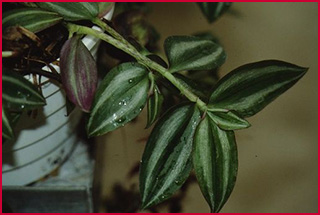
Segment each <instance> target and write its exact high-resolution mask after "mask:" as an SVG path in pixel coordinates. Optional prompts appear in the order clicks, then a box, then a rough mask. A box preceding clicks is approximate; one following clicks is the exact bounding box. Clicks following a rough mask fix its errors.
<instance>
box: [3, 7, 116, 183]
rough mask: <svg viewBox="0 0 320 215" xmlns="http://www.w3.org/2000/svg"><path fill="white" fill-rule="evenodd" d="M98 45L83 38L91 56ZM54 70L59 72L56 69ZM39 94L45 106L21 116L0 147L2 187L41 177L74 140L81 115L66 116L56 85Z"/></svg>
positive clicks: (65, 152)
mask: <svg viewBox="0 0 320 215" xmlns="http://www.w3.org/2000/svg"><path fill="white" fill-rule="evenodd" d="M113 10H114V7H113V8H112V9H111V10H110V12H109V13H108V14H107V15H106V16H104V17H105V18H106V19H111V17H112V14H113ZM94 28H95V29H99V28H97V27H94ZM99 42H100V41H99V40H98V39H97V38H93V37H89V36H86V37H85V38H83V43H84V44H85V45H86V46H87V48H88V49H89V50H90V51H91V53H92V55H93V56H94V57H96V54H97V49H98V46H99ZM54 67H55V69H56V70H57V71H59V67H57V66H54ZM43 69H46V70H48V68H43ZM30 78H31V77H30ZM42 91H43V95H44V97H45V98H46V101H47V105H46V106H44V107H43V109H42V110H41V111H39V113H38V114H37V117H36V118H33V117H30V116H27V114H26V113H25V114H24V115H23V116H22V118H21V119H20V120H19V124H18V126H17V128H16V129H15V130H16V134H18V136H17V138H16V140H14V141H7V142H6V143H5V144H3V146H2V185H3V186H6V185H27V184H30V183H32V182H34V181H36V180H38V179H40V178H42V177H44V176H45V175H47V174H49V173H50V172H51V171H53V170H54V169H55V168H57V167H58V166H59V165H60V164H61V163H62V162H63V161H64V160H65V159H66V158H67V156H68V155H69V154H70V152H71V151H72V149H73V146H74V144H75V143H76V142H77V141H78V138H77V132H76V128H77V125H78V123H79V120H80V118H81V114H82V112H81V111H80V110H79V109H75V110H74V111H73V112H72V114H71V115H70V116H68V117H67V116H66V107H65V94H64V92H63V90H61V88H60V87H59V86H56V85H55V84H53V83H50V82H49V83H47V84H45V85H43V86H42Z"/></svg>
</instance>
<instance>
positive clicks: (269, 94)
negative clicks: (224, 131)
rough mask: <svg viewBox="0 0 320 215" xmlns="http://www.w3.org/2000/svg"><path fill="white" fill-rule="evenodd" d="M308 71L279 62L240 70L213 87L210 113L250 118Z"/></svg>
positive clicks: (254, 65) (255, 65)
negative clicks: (229, 112) (224, 112)
mask: <svg viewBox="0 0 320 215" xmlns="http://www.w3.org/2000/svg"><path fill="white" fill-rule="evenodd" d="M307 70H308V68H303V67H300V66H297V65H294V64H291V63H287V62H283V61H278V60H265V61H260V62H255V63H250V64H246V65H243V66H240V67H239V68H237V69H235V70H233V71H232V72H230V73H228V74H227V75H226V76H224V77H223V78H222V79H220V80H219V81H218V83H217V84H216V85H215V87H214V89H213V92H212V94H211V96H210V100H209V109H226V110H233V111H236V112H237V113H238V114H239V116H241V117H249V116H253V115H254V114H256V113H258V112H259V111H260V110H262V109H263V108H264V107H266V106H267V105H268V104H269V103H271V102H272V101H273V100H275V99H276V98H277V97H278V96H280V95H281V94H282V93H284V92H285V91H287V90H288V89H289V88H290V87H292V86H293V85H294V84H295V83H296V82H297V81H298V80H299V79H300V78H302V77H303V76H304V74H305V73H306V72H307Z"/></svg>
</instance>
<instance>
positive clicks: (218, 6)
mask: <svg viewBox="0 0 320 215" xmlns="http://www.w3.org/2000/svg"><path fill="white" fill-rule="evenodd" d="M198 5H199V7H200V9H201V12H202V13H203V15H204V16H205V17H206V18H207V20H208V22H209V23H212V22H214V21H215V20H217V19H218V18H219V17H220V16H221V15H222V14H224V13H225V12H226V11H227V10H228V9H229V7H230V6H231V2H198Z"/></svg>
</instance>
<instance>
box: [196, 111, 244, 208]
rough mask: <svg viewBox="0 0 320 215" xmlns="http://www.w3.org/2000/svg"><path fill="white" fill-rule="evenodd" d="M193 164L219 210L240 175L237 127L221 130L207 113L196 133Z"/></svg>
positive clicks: (203, 188) (208, 198)
mask: <svg viewBox="0 0 320 215" xmlns="http://www.w3.org/2000/svg"><path fill="white" fill-rule="evenodd" d="M193 167H194V170H195V173H196V177H197V180H198V182H199V186H200V189H201V191H202V194H203V196H204V197H205V199H206V201H207V202H208V204H209V205H210V208H211V212H214V213H216V212H219V211H220V210H221V208H222V207H223V205H224V204H225V202H226V201H227V200H228V198H229V196H230V194H231V192H232V190H233V187H234V185H235V182H236V177H237V170H238V156H237V147H236V141H235V137H234V133H233V131H224V130H221V129H220V128H219V127H218V126H217V125H216V124H215V123H214V122H213V121H212V120H211V118H210V117H208V116H207V117H205V118H204V119H203V120H202V121H201V122H200V124H199V126H198V128H197V130H196V133H195V137H194V148H193Z"/></svg>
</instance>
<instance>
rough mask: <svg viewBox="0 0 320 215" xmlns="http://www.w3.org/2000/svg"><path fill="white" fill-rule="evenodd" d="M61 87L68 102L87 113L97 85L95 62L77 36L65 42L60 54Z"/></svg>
mask: <svg viewBox="0 0 320 215" xmlns="http://www.w3.org/2000/svg"><path fill="white" fill-rule="evenodd" d="M60 70H61V80H62V84H63V87H64V89H65V91H66V94H67V96H68V98H69V100H70V101H71V102H72V103H74V104H75V105H77V106H78V107H80V108H81V109H82V110H83V111H85V112H89V111H90V108H91V105H92V101H93V98H94V94H95V91H96V88H97V83H98V71H97V66H96V61H95V60H94V58H93V57H92V55H91V53H90V51H89V50H88V49H87V47H86V46H85V45H84V44H83V43H82V41H81V38H80V37H79V36H73V37H72V38H70V39H69V40H67V41H66V42H65V44H64V45H63V47H62V49H61V53H60Z"/></svg>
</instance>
